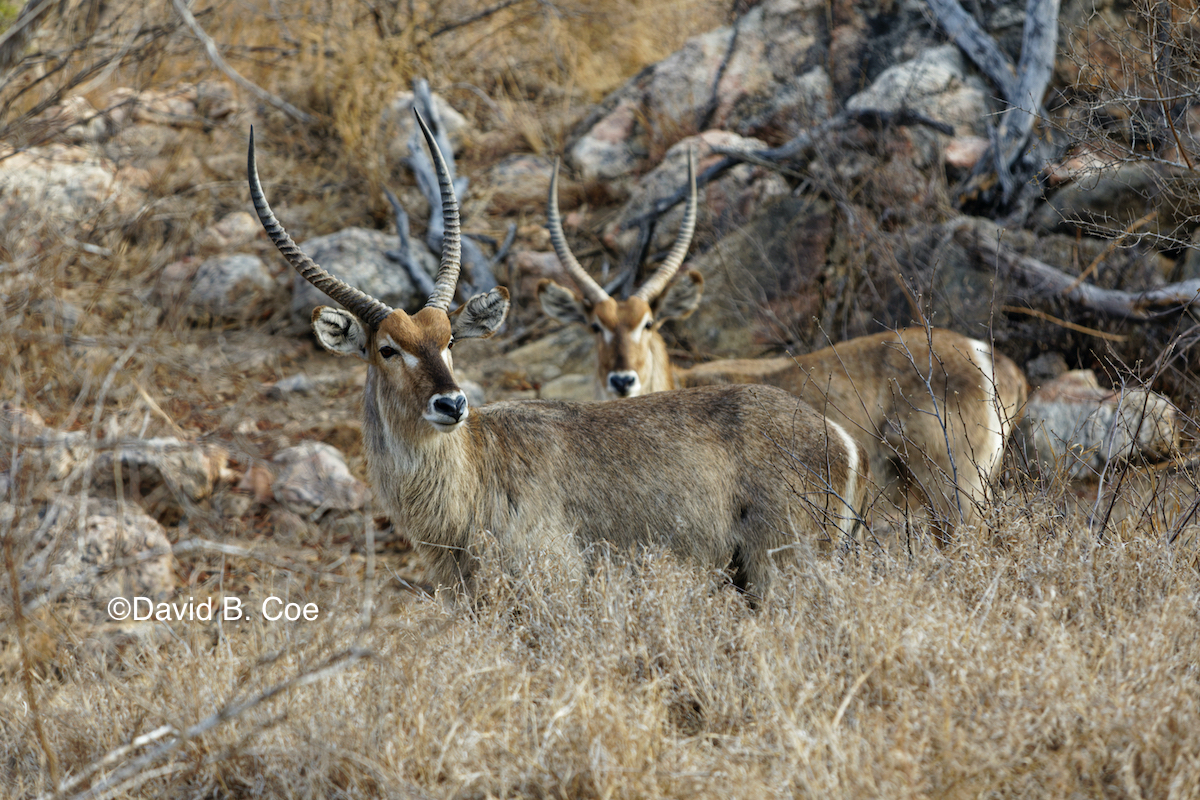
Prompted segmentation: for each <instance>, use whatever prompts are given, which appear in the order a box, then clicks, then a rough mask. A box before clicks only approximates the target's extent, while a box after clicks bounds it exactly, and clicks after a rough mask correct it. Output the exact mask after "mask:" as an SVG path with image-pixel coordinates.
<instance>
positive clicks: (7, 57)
mask: <svg viewBox="0 0 1200 800" xmlns="http://www.w3.org/2000/svg"><path fill="white" fill-rule="evenodd" d="M35 2H36V0H29V2H28V3H26V4H25V8H24V9H22V10H21V16H20V17H18V18H17V21H16V22H14V23H13V24H12V26H11V27H10V28H9V29H8V30H6V31H5V32H4V33H3V35H0V72H3V71H6V70H7V69H8V68H9V67H11V66H12V65H13V64H14V63H16V55H17V54H18V53H19V52H21V51H22V50H24V49H25V42H26V41H28V39H29V36H30V35H31V34H32V31H30V30H29V26H31V25H40V24H41V22H42V17H43V16H44V15H45V13H46V11H47V10H49V8H50V6H51V4H52V3H53V2H54V0H42V2H40V3H38V4H37V5H36V6H35V5H34V3H35ZM10 40H13V42H12V44H11V45H10V44H9V41H10Z"/></svg>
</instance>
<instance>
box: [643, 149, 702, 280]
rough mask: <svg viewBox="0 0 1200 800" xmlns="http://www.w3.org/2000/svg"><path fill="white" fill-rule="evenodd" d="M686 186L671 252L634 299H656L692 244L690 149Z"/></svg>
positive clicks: (692, 165)
mask: <svg viewBox="0 0 1200 800" xmlns="http://www.w3.org/2000/svg"><path fill="white" fill-rule="evenodd" d="M688 186H689V187H690V193H689V194H688V202H687V206H686V207H685V208H684V211H683V224H681V225H680V226H679V234H678V235H677V236H676V237H675V244H674V245H672V246H671V252H670V253H668V254H667V257H666V259H665V260H664V261H663V263H662V266H660V267H659V268H658V270H656V271H655V273H654V274H653V275H651V276H650V277H649V278H647V279H646V282H645V283H643V284H642V288H640V289H638V290H637V291H636V292H634V297H640V298H642V299H643V300H645V301H646V302H650V301H651V300H653V299H654V298H656V297H658V295H659V293H661V292H662V290H663V289H665V288H666V287H667V284H668V283H669V282H670V280H671V278H674V277H675V273H676V272H678V271H679V265H680V264H682V263H683V259H684V257H685V256H687V251H688V247H690V246H691V244H692V234H693V233H694V232H695V230H696V165H695V159H694V158H693V156H692V150H691V148H690V147H689V148H688Z"/></svg>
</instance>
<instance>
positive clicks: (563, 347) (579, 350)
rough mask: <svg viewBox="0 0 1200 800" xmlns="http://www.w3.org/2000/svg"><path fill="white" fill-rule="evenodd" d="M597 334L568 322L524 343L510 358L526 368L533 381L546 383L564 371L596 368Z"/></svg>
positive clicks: (582, 370)
mask: <svg viewBox="0 0 1200 800" xmlns="http://www.w3.org/2000/svg"><path fill="white" fill-rule="evenodd" d="M593 336H594V334H593V333H592V332H591V331H590V330H588V329H587V328H586V327H584V326H583V325H566V326H564V327H563V328H562V329H561V330H559V331H557V332H556V333H552V334H550V335H549V336H543V337H542V338H541V339H537V340H535V341H532V342H530V343H529V344H526V345H522V346H521V347H518V348H517V349H516V350H513V351H512V352H511V353H509V354H508V360H509V361H511V362H513V363H514V364H516V365H517V366H519V367H521V368H523V369H525V370H526V371H527V372H528V374H529V377H530V379H531V380H533V381H534V382H535V383H539V384H544V383H546V382H548V381H552V380H554V379H555V378H557V377H558V376H559V375H562V374H563V373H564V372H587V373H590V372H591V371H592V370H594V369H595V368H596V355H595V350H596V348H595V345H594V343H593Z"/></svg>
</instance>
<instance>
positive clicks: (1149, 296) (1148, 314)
mask: <svg viewBox="0 0 1200 800" xmlns="http://www.w3.org/2000/svg"><path fill="white" fill-rule="evenodd" d="M954 238H955V241H957V242H958V243H959V244H960V245H962V246H963V247H965V248H966V249H967V250H968V251H971V252H975V253H978V254H979V255H980V256H981V257H983V258H984V259H985V260H987V261H989V262H993V263H995V264H996V266H997V268H998V269H1002V270H1004V271H1005V272H1007V273H1008V274H1010V275H1012V276H1013V277H1014V278H1016V279H1018V280H1019V281H1020V282H1021V283H1023V284H1024V285H1025V286H1027V287H1029V288H1030V289H1031V290H1033V293H1034V294H1036V295H1038V296H1041V297H1063V298H1065V299H1067V300H1070V301H1071V302H1073V303H1076V304H1078V305H1080V306H1083V307H1084V308H1086V309H1088V310H1089V311H1094V312H1097V313H1100V314H1106V315H1108V316H1110V317H1116V318H1118V319H1128V320H1138V321H1150V320H1156V319H1161V318H1163V317H1169V316H1173V315H1176V314H1180V313H1182V312H1184V311H1187V310H1188V309H1189V308H1192V307H1195V306H1200V279H1192V280H1188V281H1181V282H1180V283H1171V284H1167V285H1166V286H1160V287H1158V288H1157V289H1149V290H1147V291H1144V292H1126V291H1121V290H1119V289H1102V288H1100V287H1099V286H1095V285H1093V284H1090V283H1077V282H1076V280H1075V276H1073V275H1068V274H1067V273H1065V272H1063V271H1062V270H1060V269H1057V268H1055V267H1052V266H1050V265H1049V264H1046V263H1044V262H1042V261H1039V260H1038V259H1036V258H1033V257H1032V256H1026V255H1021V254H1020V253H1018V252H1016V251H1015V250H1013V249H1012V248H1010V247H1008V246H1006V245H1004V244H1003V243H1001V242H1000V241H999V240H998V239H993V238H992V237H990V236H988V235H986V234H984V233H983V232H981V231H980V230H978V229H976V228H974V227H969V226H963V227H960V228H959V229H958V230H957V231H955V232H954Z"/></svg>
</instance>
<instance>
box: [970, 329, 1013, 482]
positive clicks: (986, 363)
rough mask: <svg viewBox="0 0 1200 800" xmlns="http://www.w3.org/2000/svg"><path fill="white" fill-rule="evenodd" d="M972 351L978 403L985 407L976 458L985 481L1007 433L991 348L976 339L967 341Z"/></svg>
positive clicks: (989, 475)
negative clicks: (980, 391) (979, 392)
mask: <svg viewBox="0 0 1200 800" xmlns="http://www.w3.org/2000/svg"><path fill="white" fill-rule="evenodd" d="M967 341H969V342H970V343H971V349H972V350H973V351H974V357H975V364H976V365H977V366H978V367H979V371H980V376H979V381H980V385H981V387H982V389H983V397H982V399H981V401H980V402H982V403H984V404H985V405H986V406H987V411H986V412H985V414H984V420H985V421H984V424H983V427H984V429H985V434H986V435H985V438H984V441H983V442H982V443H981V444H982V452H980V453H977V454H976V456H977V457H978V458H979V459H980V465H979V466H980V467H982V470H981V473H982V475H983V477H984V479H985V480H989V479H991V477H992V475H993V474H994V473H995V470H996V467H997V466H998V465H999V463H1000V458H1001V456H1002V455H1003V454H1004V440H1005V438H1006V437H1007V435H1008V433H1009V432H1008V431H1007V430H1005V428H1004V420H1003V419H1002V418H1001V417H1000V398H999V397H997V396H996V367H995V362H994V361H993V360H992V347H991V345H989V344H987V343H986V342H981V341H979V340H978V339H968V340H967Z"/></svg>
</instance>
